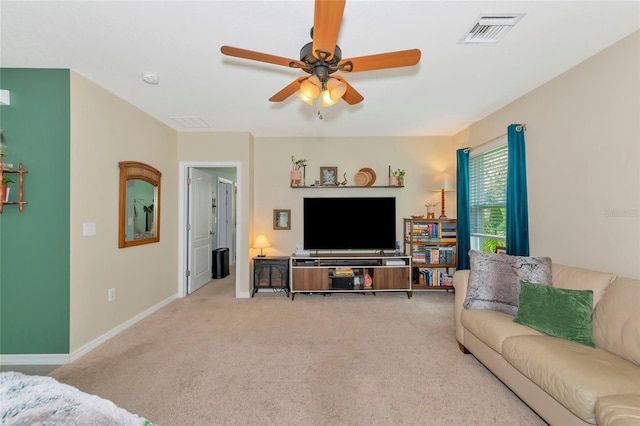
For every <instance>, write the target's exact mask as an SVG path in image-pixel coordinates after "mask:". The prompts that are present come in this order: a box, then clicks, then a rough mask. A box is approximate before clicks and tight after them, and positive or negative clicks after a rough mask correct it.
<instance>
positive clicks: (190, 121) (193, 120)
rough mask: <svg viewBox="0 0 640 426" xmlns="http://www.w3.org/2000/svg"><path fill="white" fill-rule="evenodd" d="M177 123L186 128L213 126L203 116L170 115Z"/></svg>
mask: <svg viewBox="0 0 640 426" xmlns="http://www.w3.org/2000/svg"><path fill="white" fill-rule="evenodd" d="M170 118H171V120H173V121H174V122H175V123H177V124H179V125H180V126H181V127H183V128H185V129H207V128H209V127H211V126H209V124H208V123H207V122H206V121H204V120H203V119H202V118H201V117H170Z"/></svg>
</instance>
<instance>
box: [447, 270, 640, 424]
mask: <svg viewBox="0 0 640 426" xmlns="http://www.w3.org/2000/svg"><path fill="white" fill-rule="evenodd" d="M469 272H470V271H469V270H460V271H456V273H455V274H454V277H453V286H454V287H455V322H456V339H457V340H458V343H459V345H460V349H461V350H462V351H463V352H465V353H468V352H471V353H472V354H473V355H474V356H475V357H476V358H477V359H478V360H479V361H480V362H482V363H483V364H484V365H485V366H486V367H487V368H488V369H489V370H491V372H493V374H495V376H496V377H498V378H499V379H500V380H501V381H502V382H503V383H504V384H505V385H507V386H508V387H509V388H510V389H511V390H512V391H513V392H514V393H515V394H516V395H518V396H519V397H520V399H522V400H523V401H524V402H525V403H526V404H527V405H529V406H530V407H531V408H532V409H533V410H535V411H536V412H537V413H538V414H539V415H540V417H542V418H543V419H544V420H545V421H546V422H548V423H549V424H551V425H558V426H570V425H590V424H598V425H640V280H634V279H630V278H623V277H617V276H615V275H614V274H611V273H604V272H598V271H591V270H587V269H582V268H576V267H571V266H564V265H558V264H553V266H552V277H553V278H552V286H553V287H559V288H566V289H575V290H593V306H594V308H593V315H592V327H593V331H592V334H593V341H594V343H595V345H596V347H589V346H586V345H582V344H580V343H576V342H573V341H569V340H563V339H559V338H556V337H551V336H547V335H545V334H544V333H541V332H539V331H537V330H534V329H533V328H529V327H527V326H524V325H521V324H518V323H515V322H513V318H514V317H513V316H512V315H508V314H505V313H503V312H498V311H492V310H483V309H465V308H464V306H463V304H464V300H465V297H466V294H467V284H468V279H469Z"/></svg>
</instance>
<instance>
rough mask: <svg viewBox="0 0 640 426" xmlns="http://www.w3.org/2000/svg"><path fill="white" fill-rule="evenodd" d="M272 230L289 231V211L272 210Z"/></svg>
mask: <svg viewBox="0 0 640 426" xmlns="http://www.w3.org/2000/svg"><path fill="white" fill-rule="evenodd" d="M273 229H274V230H276V231H282V230H290V229H291V210H290V209H274V210H273Z"/></svg>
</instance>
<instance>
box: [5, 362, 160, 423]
mask: <svg viewBox="0 0 640 426" xmlns="http://www.w3.org/2000/svg"><path fill="white" fill-rule="evenodd" d="M0 425H2V426H4V425H7V426H8V425H12V426H14V425H16V426H18V425H20V426H22V425H24V426H26V425H29V426H31V425H41V426H44V425H47V426H73V425H78V426H80V425H82V426H84V425H101V426H111V425H113V426H116V425H117V426H121V425H136V426H138V425H139V426H153V423H151V422H149V421H148V420H146V419H144V418H142V417H139V416H136V415H135V414H131V413H129V412H128V411H126V410H124V409H122V408H120V407H118V406H116V405H115V404H114V403H113V402H111V401H109V400H106V399H103V398H100V397H98V396H96V395H89V394H87V393H84V392H82V391H80V390H78V389H76V388H74V387H73V386H69V385H65V384H63V383H60V382H58V381H56V380H55V379H53V378H51V377H42V376H28V375H25V374H22V373H16V372H13V371H9V372H5V373H0Z"/></svg>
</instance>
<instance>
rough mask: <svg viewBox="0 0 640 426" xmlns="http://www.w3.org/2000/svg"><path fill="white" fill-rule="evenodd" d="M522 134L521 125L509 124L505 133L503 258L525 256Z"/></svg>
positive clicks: (526, 217) (526, 216) (526, 222)
mask: <svg viewBox="0 0 640 426" xmlns="http://www.w3.org/2000/svg"><path fill="white" fill-rule="evenodd" d="M524 131H525V127H524V125H522V124H511V125H510V126H509V127H508V129H507V144H508V145H507V151H508V155H509V159H508V162H507V254H511V255H514V256H529V209H528V206H527V164H526V155H525V145H524Z"/></svg>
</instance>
